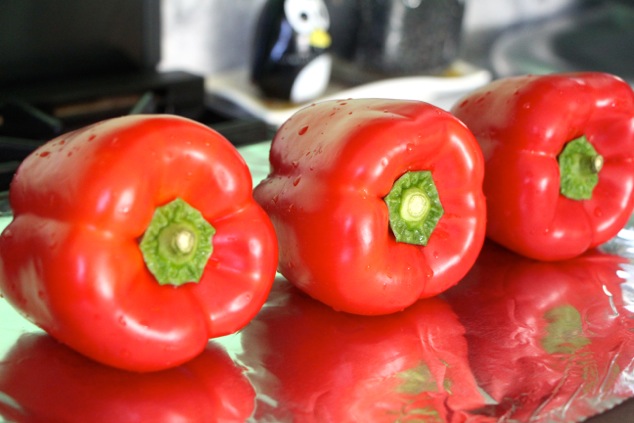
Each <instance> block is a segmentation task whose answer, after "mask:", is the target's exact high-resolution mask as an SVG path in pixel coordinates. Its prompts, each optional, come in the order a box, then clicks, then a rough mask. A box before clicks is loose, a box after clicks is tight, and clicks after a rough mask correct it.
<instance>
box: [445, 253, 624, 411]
mask: <svg viewBox="0 0 634 423" xmlns="http://www.w3.org/2000/svg"><path fill="white" fill-rule="evenodd" d="M626 266H627V267H626ZM625 269H628V272H627V273H630V271H631V265H629V264H628V261H627V260H626V259H624V258H622V257H619V256H614V255H611V254H605V253H601V252H598V251H596V250H590V251H587V252H586V253H584V254H582V255H580V256H578V257H575V258H573V259H570V260H563V261H557V262H544V261H536V260H533V259H529V258H526V257H523V256H520V255H518V254H515V253H513V252H511V251H509V250H507V249H505V248H503V247H501V246H499V245H497V244H494V243H492V242H487V243H485V245H484V248H483V249H482V252H481V255H480V257H479V258H478V261H477V262H476V263H475V265H474V266H473V268H472V270H471V271H470V272H469V273H468V274H467V276H466V277H465V278H464V279H463V281H462V282H461V283H460V284H458V285H457V286H456V287H454V288H452V289H450V290H448V291H447V292H446V293H444V294H443V299H445V300H448V302H449V304H451V306H452V307H453V309H454V310H455V311H456V314H458V317H459V318H460V321H461V322H462V324H463V325H464V326H465V327H466V328H468V330H467V333H466V338H467V342H468V345H469V357H470V361H471V368H472V369H473V372H474V374H475V376H476V379H477V381H478V384H479V385H480V386H481V388H482V389H483V390H484V391H485V392H487V393H488V394H489V395H490V396H491V397H492V398H493V399H494V400H495V401H496V404H495V405H492V406H490V407H489V409H488V413H487V414H489V415H491V416H495V417H496V421H499V420H505V421H582V420H585V419H586V418H588V417H590V416H592V415H595V414H597V413H599V412H601V411H603V408H604V407H605V406H606V404H615V403H618V402H621V401H622V400H624V399H626V398H628V397H630V396H631V395H632V394H633V390H632V389H633V388H632V384H631V372H632V367H631V366H632V357H634V333H633V332H632V318H633V317H634V313H633V312H632V311H631V309H629V310H628V309H627V308H626V304H625V302H624V294H622V289H623V287H622V285H623V284H624V283H625V282H626V281H625V280H624V279H623V277H624V276H623V275H625V274H627V273H625ZM630 276H631V273H630ZM607 292H609V293H610V294H612V297H610V296H609V295H607ZM498 419H499V420H498Z"/></svg>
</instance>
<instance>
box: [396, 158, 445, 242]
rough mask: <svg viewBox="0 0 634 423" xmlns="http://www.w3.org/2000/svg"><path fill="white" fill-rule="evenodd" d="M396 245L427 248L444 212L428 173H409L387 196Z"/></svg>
mask: <svg viewBox="0 0 634 423" xmlns="http://www.w3.org/2000/svg"><path fill="white" fill-rule="evenodd" d="M384 201H385V203H386V204H387V208H388V213H389V221H390V228H391V230H392V233H393V234H394V237H395V238H396V241H397V242H404V243H407V244H414V245H427V242H428V241H429V237H430V236H431V234H432V232H433V231H434V229H435V228H436V225H437V224H438V221H439V220H440V218H441V217H442V215H443V213H444V209H443V207H442V204H441V202H440V198H439V196H438V190H437V189H436V185H435V184H434V180H433V178H432V174H431V172H429V171H426V170H425V171H410V172H406V173H405V174H404V175H403V176H401V177H400V178H398V179H397V180H396V182H394V185H393V186H392V189H391V190H390V192H389V193H388V194H387V195H386V196H385V197H384Z"/></svg>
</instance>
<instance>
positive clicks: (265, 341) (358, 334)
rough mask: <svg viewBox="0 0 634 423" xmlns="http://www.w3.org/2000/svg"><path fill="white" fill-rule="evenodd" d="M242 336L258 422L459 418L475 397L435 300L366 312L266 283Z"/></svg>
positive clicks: (463, 351)
mask: <svg viewBox="0 0 634 423" xmlns="http://www.w3.org/2000/svg"><path fill="white" fill-rule="evenodd" d="M242 335H243V337H242V342H243V344H242V345H243V347H244V351H245V352H244V353H243V355H242V356H241V357H240V358H241V361H242V362H243V363H244V364H245V365H246V366H248V367H249V368H251V369H252V374H251V375H250V379H251V380H252V381H253V383H254V386H255V389H256V391H258V392H259V393H260V394H261V398H262V399H263V400H262V401H258V402H257V405H256V412H255V417H256V419H257V420H258V421H260V420H261V421H277V422H290V421H298V422H307V423H308V422H319V423H321V422H338V423H346V422H377V423H378V422H396V421H424V422H461V421H465V418H466V417H467V416H468V415H469V413H468V410H470V409H473V408H478V407H481V406H482V405H483V401H484V400H483V398H482V396H481V395H480V393H479V391H478V389H477V386H476V384H475V382H474V379H473V375H472V373H471V371H470V369H469V367H468V365H467V345H466V342H465V339H464V328H463V327H462V326H461V325H460V323H459V322H458V320H457V318H456V315H455V314H454V312H453V311H452V310H451V308H450V307H449V306H448V305H447V304H446V303H445V302H444V301H442V300H440V299H438V298H431V299H426V300H422V301H420V302H418V303H416V304H414V305H413V306H411V307H409V308H408V309H407V310H405V311H403V312H402V313H393V314H390V315H386V316H373V317H368V316H358V315H352V314H348V313H340V312H336V311H334V310H332V309H331V308H330V307H328V306H326V305H324V304H321V303H319V302H317V301H315V300H313V299H312V298H309V297H307V296H306V295H304V294H303V293H301V292H300V291H298V290H297V289H295V288H294V287H292V286H291V285H290V284H276V285H274V288H273V290H272V291H271V296H270V301H269V303H268V304H267V306H265V308H264V309H263V310H262V312H261V313H260V314H258V316H256V318H255V320H254V321H253V324H251V325H249V326H248V327H247V328H246V329H245V330H244V332H242ZM469 421H475V420H469Z"/></svg>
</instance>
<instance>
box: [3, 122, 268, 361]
mask: <svg viewBox="0 0 634 423" xmlns="http://www.w3.org/2000/svg"><path fill="white" fill-rule="evenodd" d="M10 201H11V207H12V210H13V213H14V219H13V221H12V222H11V223H10V224H9V226H8V227H7V228H6V229H5V230H4V231H3V233H2V235H1V236H0V258H1V261H0V290H1V292H2V294H3V296H4V297H5V298H6V300H8V301H9V302H10V303H11V304H12V305H13V306H14V307H15V308H17V309H18V310H19V311H20V312H21V313H23V314H24V315H25V316H26V317H27V318H28V319H29V320H31V321H32V322H34V323H35V324H36V325H38V326H40V327H41V328H43V329H44V330H46V331H47V332H48V333H49V334H51V335H52V336H53V337H55V338H57V339H58V340H60V341H61V342H63V343H65V344H67V345H69V346H70V347H72V348H74V349H76V350H77V351H79V352H81V353H83V354H85V355H87V356H89V357H91V358H93V359H95V360H97V361H100V362H102V363H106V364H109V365H112V366H115V367H120V368H123V369H129V370H134V371H151V370H159V369H164V368H168V367H172V366H176V365H178V364H180V363H183V362H184V361H186V360H189V359H191V358H192V357H194V356H196V355H197V354H199V353H200V352H201V351H202V350H203V349H204V348H205V345H206V344H207V341H208V339H209V338H212V337H217V336H222V335H226V334H229V333H233V332H235V331H237V330H238V329H240V328H242V327H243V326H245V325H246V324H247V323H248V322H249V321H250V320H251V319H252V318H253V316H254V315H255V314H256V313H257V312H258V311H259V310H260V308H261V306H262V304H263V303H264V301H265V300H266V297H267V295H268V292H269V290H270V288H271V285H272V283H273V279H274V277H275V267H276V264H277V243H276V238H275V233H274V229H273V226H272V225H271V222H270V220H269V218H268V217H267V215H266V214H265V212H264V211H263V210H262V208H261V207H260V206H259V205H258V204H257V203H256V202H255V201H254V199H253V197H252V182H251V175H250V173H249V170H248V168H247V166H246V164H245V162H244V160H243V159H242V158H241V156H240V155H239V153H238V152H237V150H236V149H235V148H234V147H233V146H232V145H231V144H230V143H229V141H227V140H226V139H225V138H224V137H222V136H221V135H220V134H218V133H217V132H215V131H213V130H211V129H209V128H207V127H205V126H203V125H201V124H198V123H195V122H193V121H190V120H187V119H184V118H179V117H175V116H130V117H123V118H117V119H112V120H108V121H104V122H102V123H98V124H95V125H92V126H89V127H86V128H83V129H81V130H78V131H75V132H72V133H69V134H67V135H63V136H60V137H59V138H56V139H54V140H52V141H50V142H49V143H47V144H45V145H44V146H42V147H41V148H39V149H38V150H36V151H35V152H34V153H33V154H31V155H30V156H29V157H27V158H26V159H25V160H24V162H23V163H22V164H21V166H20V167H19V169H18V171H17V173H16V175H15V178H14V180H13V182H12V184H11V189H10Z"/></svg>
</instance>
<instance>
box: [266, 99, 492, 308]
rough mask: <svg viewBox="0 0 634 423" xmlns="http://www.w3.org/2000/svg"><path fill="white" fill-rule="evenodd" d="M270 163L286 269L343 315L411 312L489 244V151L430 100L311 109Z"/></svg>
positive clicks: (279, 139)
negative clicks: (486, 161) (485, 242)
mask: <svg viewBox="0 0 634 423" xmlns="http://www.w3.org/2000/svg"><path fill="white" fill-rule="evenodd" d="M270 163H271V169H272V171H271V173H270V175H269V176H268V177H267V178H266V179H265V180H264V181H262V182H261V183H260V184H259V185H258V186H257V187H256V188H255V191H254V196H255V198H256V200H257V201H258V202H259V203H260V204H261V205H262V206H263V207H264V209H265V210H266V211H267V213H268V214H269V216H270V217H271V220H272V221H273V225H274V226H275V228H276V231H277V235H278V240H279V247H280V262H279V267H278V270H279V271H280V272H281V273H282V274H283V275H284V276H285V277H286V278H287V279H288V280H289V281H291V282H292V283H294V284H296V285H297V286H298V287H299V288H301V289H302V290H304V291H305V292H307V293H308V294H310V295H311V296H313V297H314V298H316V299H318V300H320V301H322V302H324V303H326V304H329V305H330V306H332V307H333V308H335V309H337V310H341V311H346V312H350V313H356V314H365V315H379V314H388V313H392V312H396V311H400V310H403V309H404V308H406V307H408V306H409V305H411V304H413V303H414V302H415V301H416V300H418V299H420V298H425V297H431V296H434V295H436V294H438V293H440V292H442V291H444V290H445V289H447V288H448V287H450V286H452V285H454V284H456V283H457V282H458V281H459V280H460V278H461V277H462V276H464V274H465V273H466V272H467V271H468V269H469V268H470V267H471V265H472V264H473V262H474V261H475V259H476V257H477V255H478V252H479V251H480V248H481V246H482V242H483V239H484V232H485V201H484V197H483V195H482V178H483V160H482V155H481V152H480V149H479V147H478V145H477V142H476V140H475V139H474V137H473V135H472V134H471V133H470V132H469V130H468V129H467V128H466V127H465V126H464V125H463V124H462V123H461V122H459V121H458V120H457V119H455V118H454V117H453V116H452V115H450V114H449V113H447V112H445V111H443V110H441V109H439V108H437V107H434V106H432V105H430V104H426V103H423V102H416V101H403V100H386V99H352V100H341V101H326V102H321V103H317V104H314V105H311V106H308V107H306V108H304V109H302V110H300V111H299V112H297V113H296V114H295V115H293V116H292V117H291V118H290V119H288V121H286V122H285V123H284V124H283V125H282V126H281V127H280V129H279V130H278V132H277V134H276V135H275V137H274V139H273V143H272V146H271V153H270Z"/></svg>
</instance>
